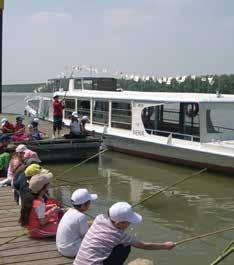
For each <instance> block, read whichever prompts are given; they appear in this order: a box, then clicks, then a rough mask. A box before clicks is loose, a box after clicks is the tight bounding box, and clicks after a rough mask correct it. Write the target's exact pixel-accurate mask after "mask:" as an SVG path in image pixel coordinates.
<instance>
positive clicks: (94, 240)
mask: <svg viewBox="0 0 234 265" xmlns="http://www.w3.org/2000/svg"><path fill="white" fill-rule="evenodd" d="M141 221H142V217H141V215H139V214H138V213H136V212H134V211H133V209H132V206H131V205H130V204H128V203H127V202H117V203H115V204H113V205H112V206H111V207H110V209H109V211H108V216H105V215H103V214H101V215H98V216H97V217H96V218H95V220H94V222H93V225H92V226H91V227H90V229H89V230H88V232H87V233H86V235H85V237H84V239H83V241H82V243H81V246H80V249H79V251H78V253H77V255H76V258H75V260H74V263H73V265H116V264H118V265H122V264H124V262H125V260H126V259H127V257H128V255H129V253H130V251H131V246H132V247H135V248H141V249H147V250H159V249H168V250H169V249H172V248H173V247H174V246H175V244H174V243H173V242H171V241H168V242H164V243H149V242H144V241H141V240H137V239H135V238H134V237H132V236H131V235H129V234H128V233H127V232H126V229H127V228H128V227H129V225H130V224H138V223H140V222H141Z"/></svg>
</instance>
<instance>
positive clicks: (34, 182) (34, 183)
mask: <svg viewBox="0 0 234 265" xmlns="http://www.w3.org/2000/svg"><path fill="white" fill-rule="evenodd" d="M47 184H50V181H49V178H47V177H46V176H45V175H43V174H38V175H34V176H33V177H32V178H31V179H30V181H29V189H30V190H31V191H32V193H35V194H37V193H38V192H39V191H41V190H42V188H43V187H45V185H47Z"/></svg>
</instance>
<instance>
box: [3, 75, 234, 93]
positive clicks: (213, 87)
mask: <svg viewBox="0 0 234 265" xmlns="http://www.w3.org/2000/svg"><path fill="white" fill-rule="evenodd" d="M208 78H210V77H209V76H202V77H201V76H200V77H199V76H197V77H192V76H188V77H186V78H185V80H183V81H178V80H176V79H175V78H173V79H171V80H170V82H169V83H168V82H162V80H161V82H158V81H155V80H153V79H152V78H149V79H148V80H142V79H139V80H138V81H134V80H126V79H118V81H117V84H118V87H119V88H122V89H123V90H132V91H148V92H188V93H189V92H194V93H216V92H217V91H219V92H220V93H223V94H234V74H232V75H214V76H213V78H212V82H211V78H210V80H209V79H208ZM60 87H63V88H65V89H67V88H68V80H64V79H63V80H62V84H60ZM38 90H39V91H38ZM33 91H37V92H52V89H51V86H50V85H47V84H46V83H37V84H14V85H3V92H33Z"/></svg>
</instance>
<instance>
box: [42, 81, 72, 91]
mask: <svg viewBox="0 0 234 265" xmlns="http://www.w3.org/2000/svg"><path fill="white" fill-rule="evenodd" d="M68 86H69V79H66V78H61V79H50V80H48V82H47V88H48V91H52V92H54V91H59V90H60V89H63V90H64V91H67V90H68Z"/></svg>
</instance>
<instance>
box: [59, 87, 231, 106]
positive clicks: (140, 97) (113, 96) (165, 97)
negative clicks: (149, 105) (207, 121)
mask: <svg viewBox="0 0 234 265" xmlns="http://www.w3.org/2000/svg"><path fill="white" fill-rule="evenodd" d="M56 93H58V94H60V95H61V96H65V95H66V97H82V98H95V99H107V100H121V101H131V100H134V101H141V102H142V101H144V102H164V103H170V102H171V103H173V102H197V103H199V102H207V103H208V102H217V103H219V102H220V103H222V102H224V103H234V95H226V94H225V95H220V96H219V97H218V96H217V95H216V94H199V93H170V92H136V91H97V90H82V89H79V90H78V89H77V90H75V89H74V90H72V91H70V90H69V91H58V92H56Z"/></svg>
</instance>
